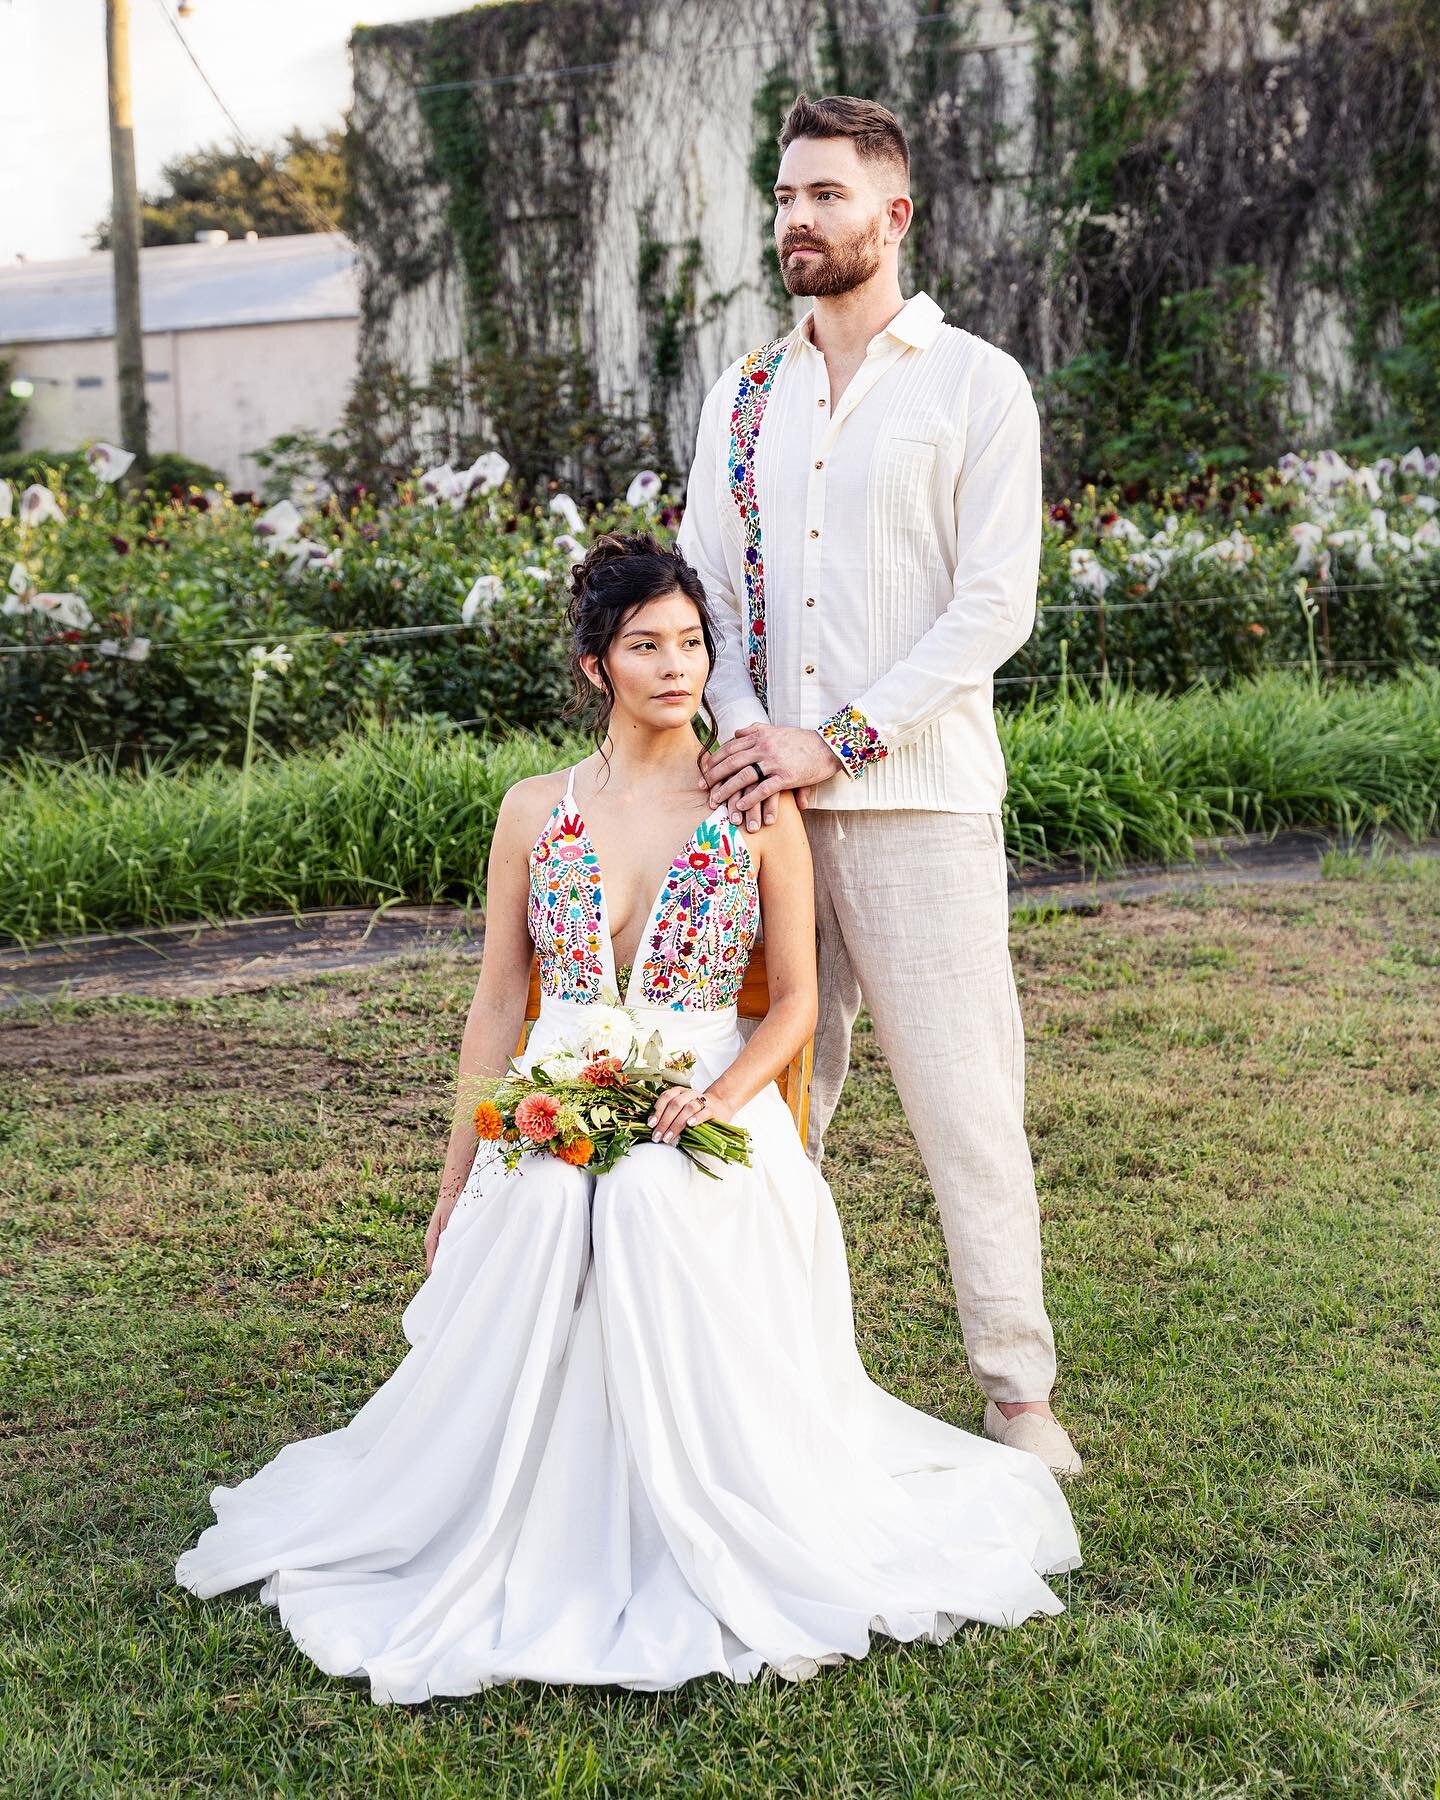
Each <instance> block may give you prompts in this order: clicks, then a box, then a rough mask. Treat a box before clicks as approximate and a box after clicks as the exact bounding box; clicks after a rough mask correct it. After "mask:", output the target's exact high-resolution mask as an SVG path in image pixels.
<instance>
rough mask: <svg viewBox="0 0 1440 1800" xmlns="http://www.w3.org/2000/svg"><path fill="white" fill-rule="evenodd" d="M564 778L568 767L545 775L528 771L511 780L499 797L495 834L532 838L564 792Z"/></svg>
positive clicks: (538, 831) (536, 835)
mask: <svg viewBox="0 0 1440 1800" xmlns="http://www.w3.org/2000/svg"><path fill="white" fill-rule="evenodd" d="M565 778H566V771H565V770H564V769H559V770H556V771H553V772H551V773H549V774H545V775H526V776H523V777H522V778H521V779H520V780H519V781H515V782H512V783H511V784H510V786H509V787H508V788H506V790H505V793H504V796H503V797H502V799H501V801H500V811H499V813H498V814H497V815H496V818H495V835H496V836H497V837H505V838H509V837H512V836H513V837H515V838H524V839H526V841H527V842H533V840H534V839H535V838H537V837H538V836H539V835H540V827H541V826H542V825H543V824H544V823H545V821H546V820H547V819H548V818H549V817H550V815H551V813H552V812H554V810H555V807H556V805H557V803H558V802H559V800H560V798H561V796H562V795H563V794H564V792H565Z"/></svg>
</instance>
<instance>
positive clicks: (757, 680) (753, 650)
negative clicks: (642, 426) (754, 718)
mask: <svg viewBox="0 0 1440 1800" xmlns="http://www.w3.org/2000/svg"><path fill="white" fill-rule="evenodd" d="M787 341H788V340H787V339H785V338H776V339H775V340H774V342H773V343H769V344H762V345H761V347H760V348H759V349H758V350H752V351H751V352H750V354H749V355H748V356H747V357H746V358H745V360H744V362H743V363H741V365H740V386H739V389H738V391H737V392H736V395H735V405H734V407H733V409H732V410H731V413H730V494H731V498H732V499H733V500H734V502H735V505H736V507H737V509H738V510H739V513H740V524H741V528H742V529H743V531H744V534H745V543H744V549H743V551H742V567H743V569H744V574H745V616H746V619H747V621H748V626H747V633H746V655H745V660H746V663H747V665H748V667H749V670H750V684H751V686H752V687H753V688H754V689H755V694H756V697H757V698H758V700H759V702H760V704H761V705H762V706H763V707H764V708H765V709H766V711H767V712H768V711H769V708H770V698H769V686H770V674H769V666H768V660H767V657H766V647H765V559H764V556H763V554H762V552H761V545H760V503H759V500H758V498H757V497H756V493H755V442H756V439H757V437H758V436H759V433H760V421H761V419H763V418H764V416H765V402H766V401H767V400H768V399H769V397H770V392H771V389H772V388H773V387H774V385H775V371H776V370H777V369H778V368H779V367H780V359H781V357H782V356H784V354H785V346H786V343H787Z"/></svg>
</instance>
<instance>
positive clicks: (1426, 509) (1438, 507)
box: [1410, 494, 1440, 513]
mask: <svg viewBox="0 0 1440 1800" xmlns="http://www.w3.org/2000/svg"><path fill="white" fill-rule="evenodd" d="M1410 504H1411V505H1412V506H1418V507H1419V508H1420V510H1421V512H1423V513H1434V512H1440V500H1437V499H1436V498H1435V496H1434V495H1433V494H1416V495H1415V497H1414V499H1413V500H1412V501H1411V502H1410Z"/></svg>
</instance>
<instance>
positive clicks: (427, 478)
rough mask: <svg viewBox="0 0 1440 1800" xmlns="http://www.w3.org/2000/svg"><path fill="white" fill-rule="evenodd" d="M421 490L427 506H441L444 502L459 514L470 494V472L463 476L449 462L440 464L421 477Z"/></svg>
mask: <svg viewBox="0 0 1440 1800" xmlns="http://www.w3.org/2000/svg"><path fill="white" fill-rule="evenodd" d="M420 490H421V492H422V494H423V495H424V499H425V505H426V506H439V505H440V504H441V502H442V501H444V502H448V504H449V506H450V508H451V510H452V511H454V512H459V510H460V508H461V507H462V506H463V505H464V504H465V501H466V499H467V498H468V496H469V493H470V475H469V471H468V470H467V471H466V473H465V474H463V475H462V474H460V473H459V472H458V471H457V470H455V469H452V468H451V467H450V465H449V463H448V462H447V463H438V464H437V465H436V466H435V467H434V468H433V469H427V470H426V471H425V473H424V474H423V475H422V476H421V477H420Z"/></svg>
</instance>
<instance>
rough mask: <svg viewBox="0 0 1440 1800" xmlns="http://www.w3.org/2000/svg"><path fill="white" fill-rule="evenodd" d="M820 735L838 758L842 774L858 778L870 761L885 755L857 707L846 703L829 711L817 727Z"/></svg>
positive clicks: (878, 740) (877, 737) (877, 759)
mask: <svg viewBox="0 0 1440 1800" xmlns="http://www.w3.org/2000/svg"><path fill="white" fill-rule="evenodd" d="M817 729H818V731H819V733H820V735H821V737H823V738H824V740H825V742H826V743H827V744H828V745H829V746H830V748H831V749H832V750H833V751H834V752H835V754H836V755H837V756H838V757H839V758H840V761H841V765H842V766H843V768H844V770H845V773H846V774H847V775H848V776H849V777H850V778H851V780H852V781H855V780H858V779H859V777H860V776H861V775H863V774H864V772H865V770H866V769H867V768H868V767H869V766H870V764H871V763H872V762H878V761H879V760H880V758H881V757H882V756H884V755H885V754H886V750H885V746H884V744H882V743H881V741H880V733H879V732H878V731H877V730H876V729H875V727H874V726H873V725H872V724H871V723H870V721H869V720H868V719H867V718H866V717H865V715H864V713H862V712H861V711H860V709H859V707H858V706H855V705H853V704H851V703H848V702H847V704H846V705H844V706H842V707H840V708H839V709H838V710H837V711H835V712H833V713H831V715H830V717H829V718H828V719H826V720H825V722H824V723H823V724H822V725H820V726H818V727H817Z"/></svg>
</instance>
